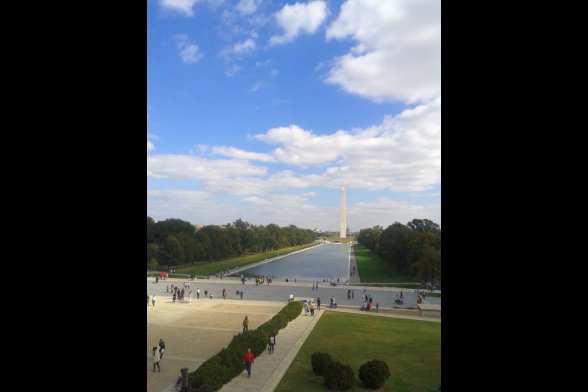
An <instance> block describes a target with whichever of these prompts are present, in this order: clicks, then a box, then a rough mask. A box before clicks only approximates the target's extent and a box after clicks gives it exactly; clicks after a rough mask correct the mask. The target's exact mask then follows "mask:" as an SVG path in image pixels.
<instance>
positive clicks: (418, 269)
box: [357, 219, 441, 282]
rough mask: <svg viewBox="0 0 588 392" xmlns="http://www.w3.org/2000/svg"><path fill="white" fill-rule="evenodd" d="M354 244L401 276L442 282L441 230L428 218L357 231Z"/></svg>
mask: <svg viewBox="0 0 588 392" xmlns="http://www.w3.org/2000/svg"><path fill="white" fill-rule="evenodd" d="M357 241H358V242H359V243H361V244H362V245H364V246H365V247H366V248H368V249H370V250H371V251H373V252H375V253H376V254H377V255H378V256H380V258H381V259H382V260H384V261H385V262H387V263H390V265H391V266H392V267H393V268H394V270H395V271H396V272H398V273H399V274H401V275H405V276H406V275H408V276H411V275H412V276H418V277H419V278H420V279H422V280H424V281H427V282H435V281H440V280H441V227H440V226H439V225H438V224H436V223H434V222H432V221H430V220H428V219H413V220H412V221H410V222H408V223H407V224H406V225H403V224H402V223H399V222H395V223H394V224H392V225H390V226H388V227H387V228H386V229H385V230H384V229H383V228H382V226H374V227H372V228H371V229H362V230H360V231H359V234H358V236H357Z"/></svg>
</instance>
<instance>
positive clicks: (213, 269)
mask: <svg viewBox="0 0 588 392" xmlns="http://www.w3.org/2000/svg"><path fill="white" fill-rule="evenodd" d="M314 245H316V244H314V243H311V244H305V245H299V246H292V247H290V248H282V249H278V250H273V251H269V252H265V253H259V254H254V255H247V256H241V257H233V258H231V259H226V260H218V261H211V262H209V263H204V264H198V265H189V266H184V267H178V268H177V269H176V273H178V274H191V273H194V274H196V275H212V274H216V273H217V272H221V271H224V270H226V269H229V268H235V267H240V266H243V265H247V264H253V263H256V262H258V261H261V260H265V259H269V258H272V257H275V256H280V255H283V254H286V253H291V252H295V251H297V250H300V249H304V248H309V247H311V246H314Z"/></svg>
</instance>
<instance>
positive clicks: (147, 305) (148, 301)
mask: <svg viewBox="0 0 588 392" xmlns="http://www.w3.org/2000/svg"><path fill="white" fill-rule="evenodd" d="M147 306H149V294H147Z"/></svg>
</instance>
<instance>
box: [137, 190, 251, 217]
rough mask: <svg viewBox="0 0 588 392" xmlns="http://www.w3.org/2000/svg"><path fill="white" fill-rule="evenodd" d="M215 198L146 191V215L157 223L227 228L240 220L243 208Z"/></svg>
mask: <svg viewBox="0 0 588 392" xmlns="http://www.w3.org/2000/svg"><path fill="white" fill-rule="evenodd" d="M214 196H215V195H214V194H211V193H208V192H201V191H193V190H186V189H178V188H172V189H149V190H147V215H148V216H150V217H152V218H153V219H155V220H164V219H169V218H176V219H182V220H186V221H188V222H190V223H192V224H204V225H209V224H225V223H228V222H233V221H235V219H237V218H238V217H239V216H240V215H241V213H242V211H241V209H240V208H238V207H236V206H234V205H231V204H227V203H223V202H221V201H219V200H216V199H215V197H214Z"/></svg>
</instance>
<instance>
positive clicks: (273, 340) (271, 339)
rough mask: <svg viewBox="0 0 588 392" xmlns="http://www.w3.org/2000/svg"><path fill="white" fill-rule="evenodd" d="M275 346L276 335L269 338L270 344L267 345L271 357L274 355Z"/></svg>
mask: <svg viewBox="0 0 588 392" xmlns="http://www.w3.org/2000/svg"><path fill="white" fill-rule="evenodd" d="M275 345H276V335H272V336H270V337H269V340H268V344H267V352H268V353H269V354H270V355H271V354H273V352H274V346H275Z"/></svg>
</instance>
